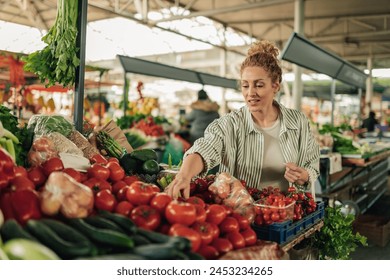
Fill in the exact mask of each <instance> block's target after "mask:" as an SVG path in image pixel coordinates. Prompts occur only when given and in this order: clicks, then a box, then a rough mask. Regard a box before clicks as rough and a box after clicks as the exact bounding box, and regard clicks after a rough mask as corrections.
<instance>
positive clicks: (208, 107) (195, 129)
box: [184, 89, 219, 144]
mask: <svg viewBox="0 0 390 280" xmlns="http://www.w3.org/2000/svg"><path fill="white" fill-rule="evenodd" d="M191 109H192V111H191V112H189V113H188V114H186V115H185V116H184V119H185V120H187V121H188V122H189V124H190V125H191V127H190V139H189V140H190V143H191V144H193V143H194V142H195V140H197V139H198V138H200V137H203V135H204V131H205V129H206V127H207V126H208V125H209V124H210V123H211V122H212V121H213V120H215V119H217V118H219V113H218V110H219V105H218V104H217V103H216V102H213V101H211V100H210V98H209V96H208V95H207V93H206V92H205V91H204V90H203V89H202V90H200V91H199V92H198V100H197V101H195V102H193V103H192V104H191Z"/></svg>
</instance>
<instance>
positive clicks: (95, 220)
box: [84, 216, 125, 233]
mask: <svg viewBox="0 0 390 280" xmlns="http://www.w3.org/2000/svg"><path fill="white" fill-rule="evenodd" d="M84 220H85V221H86V222H87V223H88V224H91V225H93V226H95V227H98V228H105V229H111V230H114V231H117V232H120V233H125V231H124V229H122V228H121V227H120V226H118V225H117V224H116V223H114V222H113V221H111V220H109V219H106V218H103V217H101V216H89V217H86V218H84Z"/></svg>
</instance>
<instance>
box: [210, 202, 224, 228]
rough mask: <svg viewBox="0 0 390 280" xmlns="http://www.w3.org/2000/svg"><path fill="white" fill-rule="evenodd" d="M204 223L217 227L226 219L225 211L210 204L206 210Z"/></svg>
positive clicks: (221, 207)
mask: <svg viewBox="0 0 390 280" xmlns="http://www.w3.org/2000/svg"><path fill="white" fill-rule="evenodd" d="M206 214H207V216H206V222H209V223H213V224H216V225H219V224H220V223H221V222H222V221H223V219H225V218H226V216H227V213H226V209H225V208H224V207H223V206H222V205H219V204H211V205H209V207H207V209H206Z"/></svg>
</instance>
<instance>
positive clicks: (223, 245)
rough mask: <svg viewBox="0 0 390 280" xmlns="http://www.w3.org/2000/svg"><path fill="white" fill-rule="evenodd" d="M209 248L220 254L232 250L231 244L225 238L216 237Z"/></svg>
mask: <svg viewBox="0 0 390 280" xmlns="http://www.w3.org/2000/svg"><path fill="white" fill-rule="evenodd" d="M211 246H213V247H215V249H217V251H218V252H219V253H220V254H226V253H227V252H230V251H231V250H233V244H232V243H231V242H230V241H229V240H228V239H227V238H221V237H218V238H216V239H214V240H213V241H212V242H211Z"/></svg>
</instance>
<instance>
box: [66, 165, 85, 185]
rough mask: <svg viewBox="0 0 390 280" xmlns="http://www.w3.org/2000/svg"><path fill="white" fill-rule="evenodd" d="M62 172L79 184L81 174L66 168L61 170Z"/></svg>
mask: <svg viewBox="0 0 390 280" xmlns="http://www.w3.org/2000/svg"><path fill="white" fill-rule="evenodd" d="M62 172H65V173H66V174H68V175H69V176H70V177H72V178H73V179H75V180H76V181H77V182H79V183H80V182H81V174H80V172H78V171H77V170H76V169H74V168H70V167H68V168H65V169H64V170H62Z"/></svg>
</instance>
